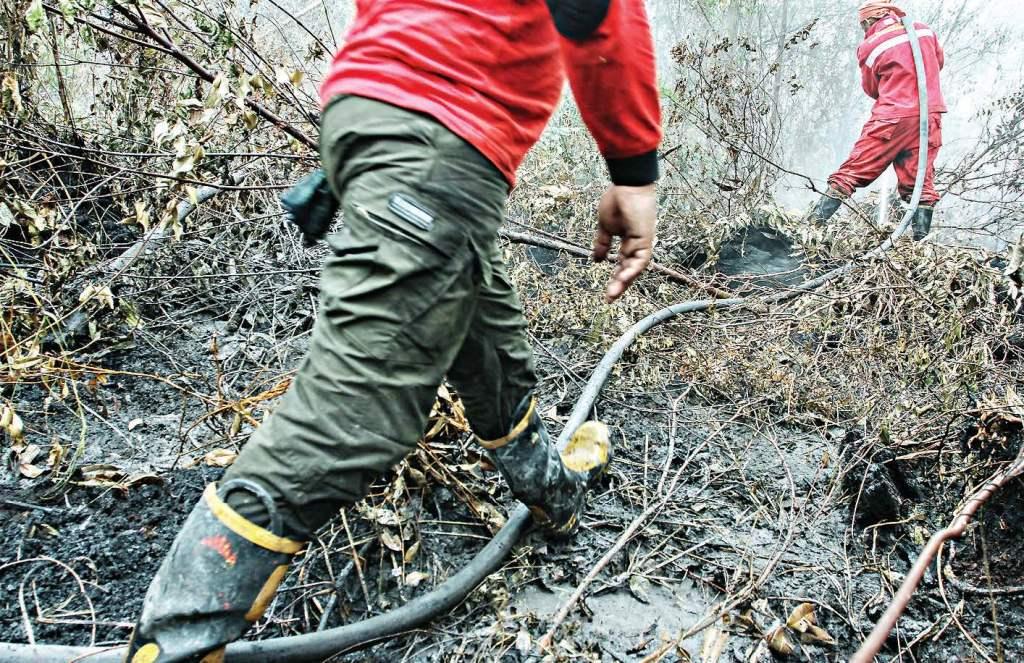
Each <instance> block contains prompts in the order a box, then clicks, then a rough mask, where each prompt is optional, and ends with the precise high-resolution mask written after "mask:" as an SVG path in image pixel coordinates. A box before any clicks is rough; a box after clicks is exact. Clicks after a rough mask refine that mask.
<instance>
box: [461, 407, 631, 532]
mask: <svg viewBox="0 0 1024 663" xmlns="http://www.w3.org/2000/svg"><path fill="white" fill-rule="evenodd" d="M512 420H513V421H516V422H518V423H516V424H515V425H514V426H513V427H512V430H511V431H509V433H508V435H506V436H505V437H503V438H501V439H498V440H492V441H486V440H481V441H480V444H481V445H482V446H483V447H484V448H485V449H488V450H489V451H490V452H491V457H492V459H493V460H494V464H495V465H496V466H497V468H498V471H499V472H501V475H502V476H503V477H504V478H505V481H507V482H508V485H509V487H510V488H511V489H512V493H513V494H514V495H515V496H516V498H517V499H518V500H519V501H521V502H523V503H524V504H526V506H528V507H529V508H530V513H532V514H533V519H534V521H535V522H536V523H537V524H538V525H540V526H541V527H542V528H543V529H544V530H546V532H547V533H548V534H549V535H553V536H557V537H561V536H569V535H571V534H573V533H574V532H575V531H576V528H577V526H578V525H579V521H580V516H582V514H583V508H584V505H585V503H586V496H587V491H588V490H589V489H590V488H592V487H593V486H594V485H596V483H597V480H598V479H599V478H600V477H601V475H602V474H604V472H605V470H606V469H608V464H609V463H610V462H611V457H612V454H611V443H610V441H609V436H608V427H607V426H605V425H604V424H603V423H601V422H599V421H588V422H586V423H584V424H583V425H582V426H580V427H579V428H578V429H577V430H576V432H575V433H573V436H572V439H571V440H570V441H569V445H568V446H567V447H566V448H565V450H564V451H562V452H561V453H559V452H558V449H557V447H556V446H555V445H554V444H553V443H552V442H551V439H550V437H549V436H548V431H547V427H546V426H545V425H544V421H543V420H542V419H541V417H540V414H539V413H538V412H537V403H536V401H535V400H534V399H533V397H532V396H527V397H526V398H524V399H523V401H522V402H521V403H520V404H519V407H518V408H516V412H515V415H514V416H513V418H512Z"/></svg>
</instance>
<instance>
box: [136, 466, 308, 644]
mask: <svg viewBox="0 0 1024 663" xmlns="http://www.w3.org/2000/svg"><path fill="white" fill-rule="evenodd" d="M240 494H241V495H243V496H244V499H248V500H250V501H252V498H253V497H255V498H257V499H258V500H259V501H260V502H262V504H263V507H264V508H263V514H264V515H265V516H266V518H265V520H266V521H267V524H268V528H266V529H265V528H264V527H260V526H259V525H257V524H255V523H253V522H252V521H251V520H249V519H247V518H245V517H243V516H241V515H239V513H238V512H237V511H236V510H235V509H233V508H232V507H230V506H228V503H227V502H229V501H230V502H232V503H234V502H236V501H238V500H237V498H236V497H233V496H237V495H240ZM248 510H249V511H252V509H251V508H250V509H248ZM261 520H262V519H261ZM280 531H281V519H280V516H279V515H278V513H277V509H276V507H275V505H274V501H273V499H272V498H271V497H270V495H269V494H267V492H266V490H264V489H263V488H262V487H261V486H259V485H257V484H255V483H252V482H250V481H246V480H242V479H236V480H234V481H229V482H227V483H225V484H224V485H223V486H221V487H220V489H218V488H217V486H216V484H211V485H209V486H207V487H206V492H205V493H204V494H203V497H202V499H200V501H199V503H198V504H196V506H195V508H194V509H193V510H192V513H191V514H190V515H189V517H188V519H187V520H186V521H185V524H184V526H183V527H182V528H181V531H180V532H179V533H178V536H177V538H176V539H175V540H174V543H173V545H171V550H170V552H169V553H168V555H167V557H166V558H165V559H164V561H163V564H161V565H160V569H159V570H158V571H157V573H156V577H154V578H153V582H152V583H151V584H150V586H149V591H148V592H146V599H145V601H144V603H143V605H142V615H141V616H140V617H139V622H138V624H137V625H136V626H135V631H134V633H133V634H132V640H131V644H129V645H128V654H127V656H126V657H125V662H126V663H172V662H174V663H179V662H181V663H185V662H189V663H196V662H199V663H219V662H220V661H222V660H223V658H224V647H225V645H226V644H228V643H229V642H232V641H234V640H237V639H238V638H240V637H241V636H242V634H243V633H245V632H246V631H247V630H248V629H249V627H250V626H252V624H253V622H255V621H256V620H258V619H259V618H260V617H261V616H262V615H263V611H264V610H266V608H267V606H268V605H269V604H270V600H271V598H273V596H274V593H275V592H276V591H277V586H278V584H280V582H281V580H282V579H283V578H284V575H285V572H286V571H287V569H288V564H289V563H290V562H291V559H292V556H294V555H295V553H297V552H299V551H300V550H301V549H302V548H303V546H304V545H305V544H302V543H298V542H296V541H292V540H290V539H286V538H283V537H281V536H280V535H279V534H276V533H275V532H280Z"/></svg>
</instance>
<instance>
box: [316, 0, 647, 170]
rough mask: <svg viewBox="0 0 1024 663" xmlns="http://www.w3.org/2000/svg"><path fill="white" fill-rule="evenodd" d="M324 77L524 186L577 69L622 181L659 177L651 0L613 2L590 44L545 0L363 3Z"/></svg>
mask: <svg viewBox="0 0 1024 663" xmlns="http://www.w3.org/2000/svg"><path fill="white" fill-rule="evenodd" d="M356 6H357V12H358V13H357V16H356V19H355V21H354V23H353V24H352V27H351V29H350V31H349V34H348V37H347V39H346V42H345V44H344V45H343V46H342V47H341V49H340V50H339V51H338V52H337V54H335V56H334V59H333V61H332V62H331V65H330V69H329V71H328V73H327V76H326V78H325V79H324V81H323V83H322V84H321V86H320V101H321V104H322V105H323V106H326V105H327V103H329V102H330V101H331V99H332V98H334V97H335V96H337V95H340V94H354V95H359V96H364V97H369V98H372V99H376V100H378V101H384V102H386V103H390V104H394V105H396V106H401V107H403V108H406V109H409V110H413V111H418V112H422V113H426V114H428V115H430V116H432V117H434V118H435V119H437V120H438V121H439V122H441V123H442V124H443V125H445V126H446V127H447V128H448V129H449V130H451V131H452V132H454V133H455V134H457V135H458V136H460V137H462V138H463V139H464V140H466V141H467V142H469V143H470V144H471V145H473V146H474V147H476V148H477V149H478V150H480V151H481V152H482V153H483V154H484V155H486V156H487V158H489V159H490V160H491V162H493V163H494V165H495V166H497V167H498V169H499V170H501V172H502V173H503V174H504V175H505V177H506V178H507V179H508V181H509V184H510V185H512V184H514V183H515V172H516V168H518V166H519V164H520V163H521V162H522V160H523V157H524V156H525V155H526V152H527V151H528V150H529V149H530V147H532V146H533V144H534V143H535V142H536V141H537V139H538V138H539V137H540V134H541V132H542V131H543V130H544V126H545V125H546V124H547V122H548V119H549V118H550V117H551V113H552V112H553V111H554V109H555V106H556V105H557V104H558V101H559V99H560V98H561V94H562V89H563V86H564V81H565V75H566V73H567V74H568V78H569V82H570V84H571V85H572V90H573V94H574V96H575V98H576V102H577V104H578V106H579V108H580V112H581V114H582V116H583V120H584V122H585V123H586V125H587V127H588V128H589V129H590V133H591V134H592V135H593V136H594V138H595V139H596V141H597V144H598V147H599V149H600V150H601V153H602V154H603V155H604V157H605V159H606V160H607V161H608V167H609V171H610V173H611V175H612V180H613V181H615V182H616V183H619V184H634V185H637V184H647V183H650V182H653V181H654V180H656V179H657V158H656V153H655V150H656V148H657V146H658V143H659V142H660V140H661V118H660V108H659V105H658V90H657V85H656V82H655V69H654V49H653V45H652V41H651V35H650V30H649V27H648V24H647V16H646V13H645V11H644V5H643V0H612V2H611V6H610V8H609V10H608V14H607V16H606V17H605V19H604V21H603V22H602V23H601V25H600V27H599V28H598V29H597V31H596V32H594V33H593V34H592V35H591V36H590V37H588V38H586V39H584V40H582V41H572V40H569V39H565V38H562V37H561V36H560V35H559V33H558V32H557V31H556V29H555V26H554V21H553V19H552V18H551V15H550V13H549V11H548V8H547V5H546V3H545V0H515V1H513V0H500V1H499V0H476V1H474V0H357V3H356Z"/></svg>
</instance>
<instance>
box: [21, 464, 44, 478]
mask: <svg viewBox="0 0 1024 663" xmlns="http://www.w3.org/2000/svg"><path fill="white" fill-rule="evenodd" d="M18 471H19V472H21V476H23V477H25V478H26V479H35V478H36V477H38V476H39V475H40V474H42V473H43V472H45V471H46V470H45V469H43V468H42V467H39V466H38V465H31V464H29V463H21V464H19V465H18Z"/></svg>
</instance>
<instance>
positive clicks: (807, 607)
mask: <svg viewBox="0 0 1024 663" xmlns="http://www.w3.org/2000/svg"><path fill="white" fill-rule="evenodd" d="M812 625H814V606H813V605H811V604H810V603H801V604H800V605H798V606H797V607H796V609H795V610H793V612H792V614H790V615H789V619H787V620H786V626H788V627H789V628H791V629H793V630H794V631H796V632H798V633H806V632H807V629H809V628H810V627H811V626H812Z"/></svg>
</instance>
